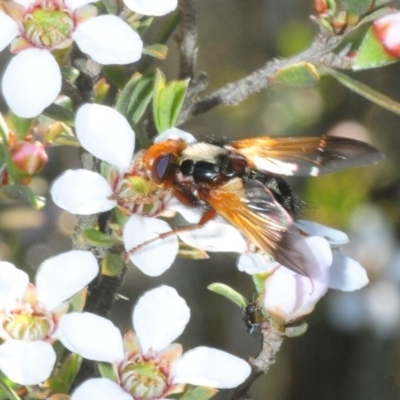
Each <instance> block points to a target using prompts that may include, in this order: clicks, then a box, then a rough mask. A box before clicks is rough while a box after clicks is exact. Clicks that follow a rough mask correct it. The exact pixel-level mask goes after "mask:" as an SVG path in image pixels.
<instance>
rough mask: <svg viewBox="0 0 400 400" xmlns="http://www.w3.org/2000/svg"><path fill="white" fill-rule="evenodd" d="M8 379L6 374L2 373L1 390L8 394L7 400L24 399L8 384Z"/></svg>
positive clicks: (0, 378) (0, 379)
mask: <svg viewBox="0 0 400 400" xmlns="http://www.w3.org/2000/svg"><path fill="white" fill-rule="evenodd" d="M6 380H7V381H8V379H7V378H6V377H5V375H3V374H2V376H1V377H0V391H1V392H3V393H4V394H5V395H7V400H22V399H21V397H19V396H18V394H17V393H16V392H15V390H14V389H13V388H12V387H11V386H9V385H8V384H7V382H6ZM10 383H11V381H10Z"/></svg>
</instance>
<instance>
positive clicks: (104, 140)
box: [75, 104, 135, 173]
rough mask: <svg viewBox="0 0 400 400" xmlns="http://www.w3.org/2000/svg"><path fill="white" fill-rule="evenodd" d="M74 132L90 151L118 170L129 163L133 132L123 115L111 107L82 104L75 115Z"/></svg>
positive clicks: (132, 145) (133, 137) (132, 147)
mask: <svg viewBox="0 0 400 400" xmlns="http://www.w3.org/2000/svg"><path fill="white" fill-rule="evenodd" d="M75 127H76V135H77V137H78V139H79V141H80V142H81V145H82V147H84V148H85V149H86V150H87V151H89V152H90V153H91V154H93V155H94V156H96V157H97V158H100V160H104V161H107V162H108V163H109V164H111V165H115V166H116V167H117V168H118V169H119V171H120V172H121V173H123V172H125V171H126V170H127V169H128V167H129V166H130V164H131V161H132V156H133V150H134V147H135V132H134V131H133V129H132V128H131V127H130V125H129V123H128V121H127V120H126V118H125V117H124V116H123V115H122V114H120V113H119V112H118V111H116V110H114V109H112V108H111V107H106V106H102V105H99V104H84V105H83V106H82V107H80V108H79V110H78V112H77V113H76V118H75Z"/></svg>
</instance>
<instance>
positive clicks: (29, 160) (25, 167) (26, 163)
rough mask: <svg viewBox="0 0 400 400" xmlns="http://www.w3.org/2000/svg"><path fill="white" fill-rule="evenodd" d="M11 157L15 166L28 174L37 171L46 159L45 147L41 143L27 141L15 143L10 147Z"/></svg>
mask: <svg viewBox="0 0 400 400" xmlns="http://www.w3.org/2000/svg"><path fill="white" fill-rule="evenodd" d="M11 158H12V160H13V162H14V164H15V166H16V167H17V168H18V169H19V170H20V171H21V172H25V173H26V174H28V175H34V174H35V173H37V172H39V171H40V170H41V169H42V168H43V167H44V165H45V164H46V163H47V160H48V157H47V153H46V149H45V147H44V145H43V144H42V143H40V142H27V141H19V142H17V143H15V145H14V146H13V147H12V149H11Z"/></svg>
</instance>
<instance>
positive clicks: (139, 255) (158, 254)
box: [123, 215, 179, 276]
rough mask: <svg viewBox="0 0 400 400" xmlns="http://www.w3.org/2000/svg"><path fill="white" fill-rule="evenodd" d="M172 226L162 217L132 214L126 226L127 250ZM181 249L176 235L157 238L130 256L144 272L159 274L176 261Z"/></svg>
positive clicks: (125, 241) (124, 235) (151, 274)
mask: <svg viewBox="0 0 400 400" xmlns="http://www.w3.org/2000/svg"><path fill="white" fill-rule="evenodd" d="M170 231H171V228H170V226H169V225H168V224H167V223H166V222H164V221H161V220H160V219H157V218H147V217H141V216H139V215H132V216H131V217H130V218H129V219H128V221H127V223H126V224H125V227H124V233H123V237H124V245H125V249H126V250H127V251H129V250H131V249H133V248H134V247H136V246H137V245H140V244H142V243H143V242H145V241H147V240H150V239H153V238H156V237H158V235H159V234H161V233H165V232H170ZM178 250H179V242H178V238H177V237H176V235H172V236H169V237H168V238H165V239H160V240H156V241H154V242H153V243H151V244H149V245H147V246H145V247H144V248H142V249H140V250H138V251H136V252H134V253H133V254H132V255H131V256H130V257H129V258H130V260H131V261H132V262H133V264H135V265H136V266H137V267H138V268H139V269H140V270H141V271H142V272H143V273H145V274H146V275H149V276H159V275H161V274H162V273H164V272H165V271H166V270H167V269H168V268H169V267H170V266H171V265H172V263H173V262H174V260H175V257H176V255H177V254H178Z"/></svg>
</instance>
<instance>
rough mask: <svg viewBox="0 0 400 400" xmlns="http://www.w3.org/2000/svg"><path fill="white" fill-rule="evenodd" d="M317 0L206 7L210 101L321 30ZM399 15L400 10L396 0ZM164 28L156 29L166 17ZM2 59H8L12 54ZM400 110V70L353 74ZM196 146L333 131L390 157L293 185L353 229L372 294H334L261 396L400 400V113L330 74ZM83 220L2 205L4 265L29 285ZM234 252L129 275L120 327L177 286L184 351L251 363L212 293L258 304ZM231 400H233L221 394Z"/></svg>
mask: <svg viewBox="0 0 400 400" xmlns="http://www.w3.org/2000/svg"><path fill="white" fill-rule="evenodd" d="M312 3H313V2H312V1H311V0H286V1H279V0H200V1H198V12H199V14H198V25H199V38H198V45H199V53H198V71H205V72H206V73H207V74H208V75H209V87H208V89H207V91H208V92H211V91H213V90H215V89H217V88H219V87H220V86H222V85H224V84H226V83H228V82H230V81H232V80H236V79H239V78H241V77H244V76H246V75H247V74H248V73H250V72H251V71H253V70H255V69H257V68H260V67H261V66H262V65H263V64H264V63H265V62H266V61H267V60H270V59H272V58H274V57H287V56H290V55H292V54H295V53H296V52H299V51H301V50H302V49H304V48H306V47H307V45H308V44H309V43H310V41H311V39H312V38H313V36H314V35H315V34H316V32H317V28H316V26H315V24H314V23H313V22H312V21H311V20H310V18H309V15H310V14H312V13H313V4H312ZM394 4H395V5H397V7H399V2H394ZM167 18H168V17H164V18H162V19H160V20H159V21H158V22H157V24H155V26H154V27H153V28H152V29H150V31H149V32H148V36H147V37H146V38H147V41H148V43H151V39H152V37H154V32H157V29H158V27H159V26H160V25H161V24H162V23H163V22H165V21H166V20H167ZM168 45H169V56H168V59H167V61H165V62H162V63H158V64H159V66H160V67H161V68H162V69H163V70H164V71H165V73H166V75H167V77H168V78H169V79H174V78H176V77H177V71H178V53H177V49H176V47H177V46H176V42H175V41H174V40H173V39H171V41H170V42H169V44H168ZM5 53H6V52H3V53H2V55H1V57H2V58H1V60H2V63H3V64H4V63H5V62H6V61H7V60H6V59H7V54H5ZM352 75H354V76H355V77H356V79H358V80H360V81H362V82H364V83H367V84H369V85H371V86H372V87H373V88H375V89H376V90H379V91H381V92H382V93H385V94H386V95H388V96H390V97H392V98H394V99H397V100H398V101H400V63H396V64H393V65H390V66H387V67H384V68H380V69H376V70H370V71H364V72H360V73H357V74H352ZM181 128H182V129H185V130H187V131H189V132H191V133H192V134H194V135H195V136H196V137H198V138H199V139H201V138H204V137H205V136H207V135H225V136H227V137H229V138H243V137H254V136H259V135H277V136H279V135H288V136H298V135H322V134H326V133H328V132H331V133H332V131H333V130H334V132H335V134H338V135H342V136H343V135H346V136H351V137H355V138H359V139H364V140H367V141H369V142H371V143H373V144H374V145H375V146H376V147H377V148H378V149H380V150H381V151H383V152H384V153H385V154H386V156H387V160H386V162H385V163H382V164H381V165H379V166H373V167H368V168H363V169H358V170H352V171H345V172H343V173H340V174H335V175H332V176H328V177H320V178H310V179H296V180H293V181H292V182H291V183H292V184H293V186H294V187H295V188H296V190H297V191H298V192H299V194H300V197H301V198H302V199H303V200H304V201H306V203H307V207H306V209H305V210H304V217H305V218H309V219H313V220H316V221H318V222H320V223H323V224H327V225H330V226H333V227H335V228H338V229H342V230H344V231H346V232H347V233H348V234H349V236H350V239H351V243H350V244H349V245H348V246H346V247H345V248H344V249H343V252H344V253H345V254H347V255H349V256H352V257H353V258H355V259H357V260H358V261H359V262H360V263H362V265H363V266H364V267H365V268H366V269H367V270H368V274H369V277H370V285H368V286H367V287H366V288H364V289H362V290H361V291H358V292H355V293H346V294H344V293H338V292H333V291H331V292H330V293H328V295H327V296H326V297H325V298H324V299H323V301H321V302H320V303H319V304H318V306H317V308H316V310H315V311H314V312H313V313H312V314H311V315H309V316H308V317H307V318H306V320H307V322H308V323H309V330H308V332H307V333H306V334H305V335H304V336H302V337H300V338H295V339H286V340H285V341H284V344H283V347H282V349H281V351H280V352H279V354H278V357H277V361H276V364H275V365H274V366H273V367H272V368H271V370H270V372H269V374H268V375H267V376H264V377H261V378H260V379H259V380H258V381H257V382H256V384H255V385H254V386H253V389H252V394H253V396H254V399H271V400H272V399H273V400H303V399H304V400H305V399H307V400H337V399H341V400H358V399H359V400H378V399H379V400H392V399H393V400H394V399H400V340H399V339H400V334H399V328H400V247H399V239H400V208H399V202H400V170H399V168H400V116H398V115H395V114H393V113H390V112H389V111H386V110H384V109H382V108H380V107H378V106H376V105H374V104H372V103H370V102H368V101H367V100H365V99H363V98H361V97H359V96H358V95H356V94H354V93H352V92H350V91H349V90H348V89H346V88H344V87H343V86H341V85H340V84H338V83H337V82H336V81H333V80H332V79H330V78H325V79H323V80H322V82H321V84H320V85H318V86H313V87H308V88H293V87H292V88H290V87H283V86H271V87H270V88H269V89H268V90H264V91H262V92H260V93H258V94H255V95H252V96H251V97H249V98H248V100H246V101H245V102H243V103H242V104H240V105H238V106H236V107H221V108H218V109H215V110H213V111H211V112H209V113H207V114H205V115H202V116H200V117H198V118H196V119H193V120H192V121H190V122H188V123H187V124H185V125H184V126H182V127H181ZM78 165H79V163H78V160H77V151H76V150H75V149H70V148H68V149H67V148H54V149H51V152H50V162H49V164H48V165H47V167H46V169H45V171H44V178H43V179H35V181H34V182H33V185H34V186H35V188H36V191H37V192H38V193H42V194H44V195H46V196H48V188H49V184H50V182H51V180H52V179H54V177H55V176H57V175H58V174H59V173H61V172H62V171H63V170H64V169H66V168H67V167H68V168H70V167H77V166H78ZM73 223H74V221H73V218H72V217H71V216H70V215H68V214H67V213H65V212H62V211H60V210H59V209H57V208H56V207H55V206H54V204H52V202H51V200H50V199H49V201H48V205H47V206H46V208H45V209H44V210H42V211H34V210H30V209H29V208H27V207H25V206H21V205H15V204H11V203H10V204H4V203H2V204H1V205H0V256H1V258H2V259H5V260H10V261H13V262H14V263H15V264H16V265H17V266H19V267H23V268H25V269H26V270H28V271H29V272H30V273H31V275H32V276H33V275H34V273H35V269H36V268H37V266H38V265H39V263H40V262H41V261H42V260H44V259H45V258H47V257H49V256H50V255H53V254H56V253H59V252H61V251H66V250H68V249H69V248H70V243H69V237H68V235H69V234H70V232H71V231H72V229H73ZM236 258H237V256H236V255H235V254H222V253H220V254H211V257H210V260H208V261H189V260H177V261H176V263H175V264H174V266H173V267H172V268H171V269H170V270H169V271H167V272H166V273H165V274H163V275H162V276H161V277H158V278H150V277H147V276H145V275H143V274H142V273H141V272H140V271H138V270H137V269H135V268H134V267H132V268H131V269H130V271H129V272H128V274H127V276H126V279H125V284H124V286H123V287H122V288H121V290H120V292H121V294H122V295H123V296H126V297H128V298H129V301H127V300H118V301H117V302H116V303H115V306H114V309H113V316H112V318H113V320H114V321H115V322H116V323H118V325H119V326H120V327H121V329H122V330H123V331H124V330H126V329H129V328H130V327H131V319H130V315H131V310H132V304H133V303H134V302H135V301H136V299H137V298H138V296H140V295H141V294H142V293H143V292H144V291H145V290H147V289H150V288H153V287H156V286H158V285H160V284H169V285H171V286H174V287H175V288H176V289H177V290H178V292H179V293H180V294H181V295H182V296H183V297H184V298H185V299H186V300H187V302H188V305H189V307H190V308H191V310H192V318H191V321H190V323H189V325H188V327H187V329H186V331H185V333H184V334H183V336H182V337H181V338H180V340H179V341H180V342H181V343H182V344H183V345H184V348H185V349H189V348H191V347H195V346H197V345H207V346H213V347H217V348H220V349H223V350H226V351H229V352H232V353H234V354H236V355H238V356H241V357H244V358H249V357H251V356H255V355H256V354H257V351H258V349H259V347H260V337H259V336H258V335H257V334H253V335H249V334H247V332H246V327H245V325H244V323H243V321H242V313H241V311H240V310H239V309H238V308H237V307H236V306H234V305H233V304H231V303H230V302H228V301H227V300H226V299H224V298H222V297H220V296H218V295H216V294H214V293H211V292H209V291H208V290H207V289H206V287H207V285H208V284H210V283H212V282H224V283H227V284H229V285H231V286H233V287H234V288H235V289H237V290H238V291H240V292H241V293H242V294H244V295H245V296H246V297H248V298H249V299H251V298H252V295H253V289H252V283H251V279H250V277H249V276H248V275H246V274H243V273H240V272H238V271H237V270H236V267H235V264H236ZM221 398H223V395H221Z"/></svg>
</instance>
